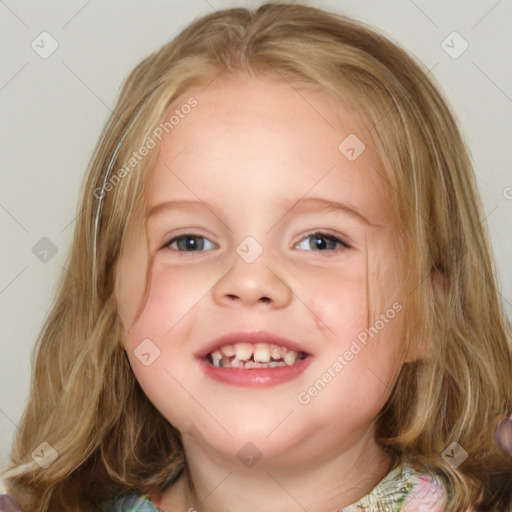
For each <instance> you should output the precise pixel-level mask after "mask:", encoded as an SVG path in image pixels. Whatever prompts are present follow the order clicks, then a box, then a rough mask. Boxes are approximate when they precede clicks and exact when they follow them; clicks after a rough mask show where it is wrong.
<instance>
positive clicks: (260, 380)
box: [199, 356, 313, 387]
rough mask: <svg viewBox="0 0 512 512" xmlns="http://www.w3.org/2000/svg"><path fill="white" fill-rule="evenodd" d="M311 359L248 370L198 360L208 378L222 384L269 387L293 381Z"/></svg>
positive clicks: (309, 357)
mask: <svg viewBox="0 0 512 512" xmlns="http://www.w3.org/2000/svg"><path fill="white" fill-rule="evenodd" d="M312 359H313V358H312V357H311V356H308V357H306V358H305V359H302V360H301V361H298V362H297V363H295V364H294V365H292V366H276V367H274V368H252V369H250V370H243V369H241V368H220V367H217V366H213V365H212V364H210V363H209V362H208V361H207V360H206V359H200V360H199V365H200V366H201V369H202V370H203V372H204V373H205V374H206V375H207V376H208V377H210V378H212V379H214V380H216V381H219V382H222V383H224V384H231V385H232V386H245V387H270V386H277V385H278V384H283V383H285V382H289V381H291V380H293V379H295V378H296V377H298V376H299V375H300V374H301V373H302V372H303V371H304V370H305V369H306V368H307V367H308V366H309V364H310V362H311V360H312Z"/></svg>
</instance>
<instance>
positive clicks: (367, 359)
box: [117, 77, 404, 464]
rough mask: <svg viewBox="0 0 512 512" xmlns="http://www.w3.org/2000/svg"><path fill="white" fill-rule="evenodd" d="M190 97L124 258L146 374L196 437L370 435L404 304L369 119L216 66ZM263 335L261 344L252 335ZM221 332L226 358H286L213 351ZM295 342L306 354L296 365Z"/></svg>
mask: <svg viewBox="0 0 512 512" xmlns="http://www.w3.org/2000/svg"><path fill="white" fill-rule="evenodd" d="M190 96H193V97H194V98H195V100H196V101H197V105H196V106H195V107H194V108H192V109H188V108H187V109H182V110H180V112H182V114H181V115H180V116H179V117H180V120H179V123H177V124H175V125H174V127H173V129H172V130H170V131H169V133H168V134H167V135H166V136H165V137H164V139H163V141H162V144H161V147H160V153H159V156H158V161H157V163H156V166H155V167H154V169H153V171H152V173H151V174H150V176H148V181H147V185H148V208H147V212H146V215H145V217H144V219H143V220H142V222H140V221H141V219H140V218H139V219H138V221H139V222H138V223H137V222H132V225H131V226H130V227H129V230H128V238H127V240H126V241H125V245H124V246H123V250H122V254H121V257H120V260H119V262H118V268H117V297H118V301H119V313H120V315H121V319H122V321H123V324H124V326H125V328H126V329H127V334H126V336H125V339H124V343H125V348H126V351H127V354H128V357H129V360H130V363H131V366H132V368H133V372H134V374H135V376H136V378H137V379H138V381H139V383H140V385H141V387H142V388H143V390H144V391H145V393H146V395H147V396H148V398H149V399H150V400H151V401H152V403H153V404H154V405H155V406H156V408H157V409H158V410H159V411H160V412H161V413H162V415H163V416H164V417H165V418H167V419H168V420H169V422H171V423H172V424H173V425H174V426H175V427H176V428H177V429H178V430H180V432H181V433H182V438H183V442H184V444H185V449H186V450H189V451H190V452H193V450H199V451H201V452H202V453H203V454H204V453H209V454H218V455H221V457H223V458H225V457H233V458H234V457H235V456H238V457H239V458H240V460H242V461H243V460H245V459H244V458H246V457H247V456H248V457H249V458H251V457H252V458H253V459H254V460H257V459H259V458H260V457H263V459H261V460H262V462H263V461H265V460H266V461H269V463H270V462H271V463H272V464H278V463H281V462H282V463H288V464H289V463H291V462H292V461H297V460H306V459H307V458H308V457H309V458H311V457H314V458H315V460H317V461H319V460H320V459H321V458H322V457H324V456H329V455H330V454H335V453H341V452H346V451H350V450H352V451H354V450H356V451H357V450H359V452H361V450H363V449H364V450H366V449H370V447H372V446H374V436H373V424H374V420H375V417H376V416H377V414H378V412H379V410H380V409H381V408H382V406H383V405H384V403H385V402H386V399H387V398H388V396H389V394H390V391H391V388H392V386H393V383H394V381H395V379H396V376H397V374H398V371H399V369H400V364H399V360H398V358H399V352H400V351H399V346H398V342H399V332H400V329H399V326H400V323H401V321H402V316H403V315H404V311H400V310H401V308H402V299H401V296H400V291H399V288H400V289H401V277H402V275H401V269H400V266H399V265H398V259H397V258H396V255H395V252H394V250H395V242H396V240H395V235H394V229H395V228H394V226H393V223H392V220H391V219H392V215H391V207H390V205H389V204H388V203H387V197H386V195H387V194H388V190H387V189H386V188H385V186H386V185H385V183H386V182H385V180H383V178H382V177H381V176H383V173H382V166H381V163H380V161H379V159H378V157H377V153H376V152H375V150H374V148H373V146H372V143H371V139H370V134H369V132H368V130H367V129H366V128H365V127H364V125H363V123H362V122H361V121H360V120H359V118H358V116H357V115H356V113H355V112H354V111H352V110H351V109H349V108H348V107H347V106H346V105H344V104H343V103H341V102H339V101H337V100H335V99H334V98H332V97H331V96H328V95H327V94H325V93H318V92H316V93H315V92H312V91H307V90H305V89H297V88H293V87H291V86H290V85H289V84H287V83H286V82H284V81H274V80H272V79H270V78H268V79H255V78H243V77H237V78H236V79H231V80H228V81H224V82H221V80H220V79H218V80H217V81H216V82H214V83H213V84H211V85H210V86H209V87H207V88H206V89H204V90H203V91H194V92H191V93H190ZM188 99H189V96H188V97H185V98H184V99H183V100H182V101H181V102H178V103H179V104H178V103H177V104H176V108H178V109H180V106H181V105H184V104H185V103H186V102H187V100H188ZM185 111H187V112H189V113H188V114H186V115H185V114H184V113H183V112H185ZM362 144H364V146H365V147H363V145H362ZM136 220H137V219H136ZM148 265H149V272H148V274H147V278H148V280H149V288H148V290H149V291H148V294H147V296H144V286H145V284H146V283H145V280H146V268H147V266H148ZM377 272H378V275H379V278H378V280H375V279H374V278H375V275H376V273H377ZM370 302H371V303H372V304H374V305H376V304H378V308H377V309H376V310H375V312H374V313H375V316H374V317H370V316H369V313H368V308H369V305H370ZM230 334H232V335H233V338H232V339H229V338H227V339H226V340H225V341H221V342H220V345H231V347H230V346H227V347H226V346H224V348H220V347H219V343H218V342H217V341H218V338H219V337H221V336H226V335H230ZM258 336H259V337H258ZM272 337H276V338H277V337H278V338H280V340H276V339H272ZM266 340H267V341H268V342H269V343H273V344H277V345H282V346H284V348H285V349H286V350H283V349H282V348H281V349H280V351H279V350H277V349H275V347H271V346H270V347H269V346H268V345H267V344H266ZM283 340H284V341H283ZM255 341H258V342H260V343H263V345H259V346H257V347H255V349H254V350H255V351H256V353H257V355H256V354H254V355H252V356H251V354H252V353H253V352H254V350H252V351H251V348H253V347H252V345H249V346H247V345H246V344H244V345H238V346H237V345H236V344H237V343H246V342H255ZM233 345H234V346H233ZM219 348H220V353H219V352H217V353H216V354H213V355H211V361H213V359H215V358H216V359H217V360H218V359H219V357H222V359H223V364H229V365H233V364H234V365H236V364H238V363H232V362H231V361H232V360H233V359H234V357H233V354H234V353H237V356H236V357H237V360H240V361H242V360H245V359H247V358H249V359H250V360H251V362H252V359H256V362H261V361H262V360H263V361H264V360H265V359H266V358H267V359H268V357H269V356H270V355H271V354H272V353H273V354H274V357H275V359H277V360H278V361H277V362H279V364H281V365H282V364H283V359H284V366H280V365H279V364H278V365H276V366H275V367H273V368H263V369H261V368H252V369H234V368H230V367H224V368H219V367H214V366H213V365H212V364H211V362H209V354H210V353H211V352H212V351H213V352H215V350H214V349H219ZM268 349H270V354H269V350H268ZM292 349H295V352H299V353H300V352H303V353H305V354H307V357H306V358H305V359H303V360H301V359H300V355H299V359H298V360H297V361H296V362H295V364H294V361H295V357H294V355H293V354H291V355H290V352H292ZM272 350H274V352H272ZM287 352H288V355H287V356H286V353H287ZM285 356H286V357H285ZM288 363H289V364H288ZM219 364H220V363H219ZM240 364H242V365H243V366H245V365H246V364H247V363H240ZM247 443H252V444H247ZM297 457H300V459H298V458H297ZM251 460H252V459H251ZM262 462H260V464H261V463H262Z"/></svg>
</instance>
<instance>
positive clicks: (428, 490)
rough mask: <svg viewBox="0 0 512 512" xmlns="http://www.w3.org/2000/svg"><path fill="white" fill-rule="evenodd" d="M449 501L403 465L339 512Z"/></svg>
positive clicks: (139, 508) (428, 509) (120, 507)
mask: <svg viewBox="0 0 512 512" xmlns="http://www.w3.org/2000/svg"><path fill="white" fill-rule="evenodd" d="M446 499H447V493H446V489H445V487H444V485H443V483H442V482H441V480H440V479H439V478H438V477H435V476H432V475H427V474H423V473H418V472H417V471H416V470H415V469H414V468H413V467H412V466H410V465H409V464H406V463H401V464H398V465H396V466H395V467H394V468H393V469H392V470H391V471H390V472H389V473H388V474H387V475H386V476H385V477H384V478H383V479H382V480H381V481H380V482H379V483H378V484H377V486H376V487H374V489H373V490H372V491H371V492H370V493H369V494H367V495H366V496H363V497H362V498H361V499H360V500H358V501H357V502H356V503H353V504H352V505H349V506H348V507H344V508H342V509H339V510H338V511H336V512H398V511H399V512H442V511H443V510H444V506H445V504H446ZM0 512H1V511H0ZM105 512H162V511H161V510H160V509H158V508H156V507H155V506H154V505H153V504H152V503H151V501H150V499H149V498H148V497H146V496H140V495H135V494H131V495H129V496H124V497H122V498H119V499H118V500H116V501H115V503H114V504H112V505H110V506H109V507H108V508H106V509H105Z"/></svg>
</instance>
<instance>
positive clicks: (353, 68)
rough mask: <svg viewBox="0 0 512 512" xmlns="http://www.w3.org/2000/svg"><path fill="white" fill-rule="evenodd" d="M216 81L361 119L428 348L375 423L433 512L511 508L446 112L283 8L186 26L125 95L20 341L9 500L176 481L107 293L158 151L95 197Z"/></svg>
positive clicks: (80, 501) (484, 291)
mask: <svg viewBox="0 0 512 512" xmlns="http://www.w3.org/2000/svg"><path fill="white" fill-rule="evenodd" d="M222 73H225V74H228V75H229V74H232V75H235V76H236V75H237V74H241V73H246V74H249V75H250V76H254V77H258V76H265V75H270V74H273V73H277V75H279V76H280V77H281V78H282V79H283V80H286V81H287V82H289V83H290V84H298V85H301V86H304V87H308V88H309V89H315V90H322V91H328V92H330V93H332V94H334V95H336V96H337V97H339V98H340V99H341V100H343V101H345V102H347V103H348V104H350V105H351V106H352V107H353V108H354V109H356V110H357V111H358V112H359V113H360V115H361V116H362V117H363V119H364V120H365V121H366V123H367V125H368V127H369V128H370V129H371V132H372V134H373V138H374V143H375V145H376V147H377V148H378V151H379V153H380V157H381V160H382V162H383V169H382V170H379V173H380V174H379V179H380V180H381V183H382V187H383V188H384V189H385V190H386V192H389V193H390V194H392V196H393V197H394V198H395V208H396V212H395V213H396V218H397V222H398V229H399V238H398V240H397V244H399V245H398V247H399V248H400V251H401V253H402V257H403V261H404V262H407V278H408V280H409V282H410V283H414V286H413V287H412V288H411V290H410V293H409V294H408V296H407V302H408V308H409V311H410V312H413V313H410V314H409V317H410V318H408V319H406V322H405V324H404V329H403V343H404V346H408V344H412V343H418V342H421V343H425V345H426V347H427V351H426V353H425V355H424V357H422V358H421V359H419V360H416V361H414V362H411V363H406V364H404V366H403V367H402V370H401V372H400V375H399V377H398V380H397V382H396V384H395V387H394V390H393V393H392V395H391V397H390V399H389V400H388V402H387V403H386V405H385V406H384V408H383V410H382V411H381V413H380V415H379V418H378V423H377V427H378V428H377V440H378V441H379V442H380V443H381V444H382V446H384V447H385V448H386V449H387V450H389V451H390V452H391V453H394V454H396V455H399V456H401V457H402V458H403V459H404V460H405V461H407V462H409V463H411V464H414V465H415V466H417V467H418V468H419V469H422V470H424V471H428V472H431V473H433V474H437V475H439V476H441V477H442V478H443V479H444V481H445V482H446V484H447V485H448V488H449V490H450V492H449V503H448V506H447V507H446V510H447V511H450V512H454V511H460V510H463V509H464V508H467V507H469V506H472V507H473V509H474V510H475V511H477V510H481V511H483V510H485V511H490V510H503V509H504V507H505V506H506V504H510V502H511V500H512V498H511V497H512V484H511V481H512V479H511V474H512V458H511V457H506V456H505V455H503V454H502V453H501V452H500V451H499V450H498V448H497V446H496V444H495V442H494V440H493V431H494V426H495V424H496V421H497V419H498V418H500V417H502V416H503V415H504V414H509V413H510V411H511V410H512V383H511V375H512V356H511V339H512V334H511V327H510V324H509V323H507V320H506V315H505V313H504V310H503V306H502V304H501V303H500V300H499V294H498V290H497V277H496V269H495V266H494V263H493V257H492V252H491V249H490V243H489V239H488V235H487V233H486V232H485V231H484V228H483V226H482V219H483V209H482V205H481V203H480V199H479V196H478V193H477V189H476V185H475V177H474V173H473V169H472V166H471V162H470V158H469V155H468V151H467V149H466V147H465V145H464V142H463V141H462V139H461V136H460V135H459V130H458V128H457V126H456V123H455V121H454V118H453V115H452V114H451V113H450V111H449V108H448V107H447V105H446V103H445V102H444V101H443V99H442V97H441V95H440V93H439V92H438V90H437V88H436V87H435V86H434V85H433V83H432V80H431V79H429V77H428V72H426V70H424V69H423V68H422V67H421V66H420V65H418V64H417V63H415V62H414V61H413V60H412V59H411V58H410V57H409V56H408V55H407V54H406V53H405V52H404V51H403V50H401V49H400V48H398V47H397V46H396V45H395V44H393V43H392V42H390V41H389V40H388V39H387V38H385V37H383V36H381V35H379V34H378V33H377V32H375V31H374V30H372V29H370V28H368V27H366V26H365V25H364V24H362V23H359V22H355V21H353V20H350V19H348V18H346V17H343V16H341V15H336V14H330V13H327V12H324V11H322V10H319V9H316V8H312V7H307V6H301V5H280V4H265V5H263V6H261V7H260V8H258V9H256V10H254V11H250V10H247V9H229V10H224V11H218V12H215V13H213V14H210V15H208V16H205V17H203V18H201V19H198V20H196V21H194V22H193V23H192V24H190V25H189V26H188V27H187V28H186V29H185V30H183V32H182V33H181V34H179V35H178V36H177V37H176V38H175V39H174V40H173V41H171V42H170V43H168V44H166V45H165V46H164V47H162V48H161V49H160V50H159V51H157V52H155V53H153V54H152V55H150V56H149V57H147V58H146V59H145V60H143V61H142V62H141V63H140V64H139V65H138V66H137V67H136V68H135V69H134V70H133V71H132V73H131V74H130V75H129V77H128V78H127V80H126V82H125V83H124V85H123V87H122V90H121V93H120V97H119V100H118V103H117V105H116V108H115V110H114V112H113V114H112V116H111V118H110V119H109V121H108V123H107V126H106V128H105V130H104V132H103V134H102V136H101V138H100V142H99V143H98V146H97V148H96V149H95V156H94V157H93V159H92V163H91V166H90V170H89V172H88V177H87V181H86V183H85V188H84V191H83V198H82V201H81V206H80V210H79V217H78V222H77V226H76V231H75V235H74V240H73V245H72V250H71V254H70V257H69V259H68V264H67V266H66V270H65V272H64V273H63V276H62V279H61V280H60V286H59V290H58V293H57V296H56V300H55V303H54V305H53V307H52V310H51V313H50V314H49V317H48V318H47V320H46V322H45V325H44V326H43V329H42V333H41V336H40V337H39V339H38V342H37V344H36V346H35V347H34V353H33V356H32V368H33V373H32V379H31V393H30V399H29V402H28V404H27V407H26V410H25V412H24V414H23V417H22V420H21V424H20V429H19V432H18V434H17V436H16V438H15V442H14V445H13V448H12V453H11V461H12V464H11V465H10V466H9V467H8V468H7V471H5V472H4V479H5V482H6V485H7V488H8V490H9V492H12V493H13V494H14V495H15V496H16V497H17V498H18V500H19V501H20V503H21V504H22V506H23V507H24V508H26V509H27V510H30V511H33V512H45V511H48V510H52V511H54V510H64V509H65V510H68V511H86V510H95V507H96V508H97V507H98V505H99V504H101V503H103V502H105V501H107V500H110V499H113V498H115V497H116V496H117V495H119V493H122V492H123V491H126V490H132V491H142V492H147V491H148V490H149V489H150V488H151V487H158V488H160V489H164V488H165V487H167V486H168V485H170V484H172V483H173V482H174V481H175V480H176V479H177V478H178V477H179V475H180V474H181V472H182V471H183V470H184V466H185V463H184V455H183V449H182V445H181V441H180V435H179V432H178V431H177V430H176V429H175V428H174V427H173V426H172V425H170V424H169V422H168V421H167V420H166V419H165V418H164V417H163V416H162V415H161V414H160V413H159V412H158V411H157V410H156V408H155V407H154V406H153V405H152V404H151V402H150V401H149V400H148V399H147V397H146V396H145V394H144V393H143V391H142V390H141V388H140V386H139V385H138V383H137V381H136V379H135V377H134V375H133V373H132V371H131V368H130V365H129V362H128V359H127V356H126V353H125V352H124V350H123V346H122V342H121V340H122V337H123V327H122V325H121V323H120V320H119V317H118V313H117V302H116V296H115V287H114V285H115V280H114V275H115V268H116V262H117V260H118V257H119V254H120V250H121V246H122V243H123V240H124V237H125V234H126V226H127V225H128V224H129V220H130V219H131V218H132V216H133V215H135V214H136V213H137V212H138V208H140V205H141V204H142V198H143V197H144V191H145V189H144V185H145V183H144V176H145V175H146V173H147V172H148V170H149V169H151V167H152V165H153V164H154V161H155V157H156V153H157V152H156V151H153V152H152V153H151V154H150V155H148V156H147V157H146V158H144V159H143V160H142V161H141V162H140V164H138V166H137V167H136V168H135V169H134V170H133V171H131V172H129V173H125V174H126V175H123V176H122V179H119V180H118V181H117V182H116V183H115V186H112V187H111V188H110V189H109V190H108V192H105V190H104V189H102V187H103V186H104V183H105V179H106V172H107V168H108V167H109V164H110V165H111V166H112V169H120V168H121V167H122V166H123V164H124V163H125V162H127V161H128V160H129V159H130V156H131V154H132V153H133V151H134V150H135V149H137V148H140V147H142V146H143V145H144V144H145V142H146V141H147V138H148V135H149V134H150V133H152V132H153V130H155V127H157V126H158V125H159V123H161V121H162V119H164V118H165V115H166V114H167V113H168V111H169V109H170V107H171V106H172V105H173V104H175V103H176V102H177V101H178V100H179V99H180V98H184V97H186V94H187V92H188V91H190V90H191V89H192V88H194V87H200V86H205V85H207V84H209V83H210V82H212V81H213V80H215V78H216V77H217V76H219V75H220V74H222ZM130 123H132V124H131V125H130ZM119 176H120V174H119ZM119 176H118V177H119ZM98 190H100V191H101V192H100V193H97V192H96V193H95V191H98ZM101 196H102V198H101V199H99V197H101ZM98 201H102V203H101V205H102V209H101V212H100V213H101V215H100V216H99V226H98V227H99V236H98V239H97V244H98V245H97V248H98V250H97V253H96V252H95V251H94V250H93V247H94V240H95V238H96V235H97V234H98V233H97V231H96V229H95V215H96V213H97V212H99V209H98V208H99V206H100V205H99V203H98ZM454 441H456V442H457V443H458V444H459V445H461V446H462V447H463V448H464V449H465V450H466V451H467V452H468V454H469V456H468V458H467V460H466V461H465V462H464V463H463V464H462V465H460V466H459V467H458V468H453V467H452V466H450V464H448V463H447V462H446V461H445V460H444V458H443V457H442V452H443V451H444V450H445V449H446V448H447V447H448V446H449V445H450V444H451V443H452V442H454ZM42 442H47V443H49V444H50V445H51V446H52V447H53V448H54V449H55V450H56V452H57V453H58V457H57V459H56V460H55V461H54V462H53V463H52V464H51V465H50V466H49V467H47V468H46V469H44V468H42V467H41V466H40V465H39V464H37V463H36V462H35V461H34V460H33V459H32V456H31V454H32V452H33V451H34V450H35V449H36V448H37V447H38V446H39V445H40V444H41V443H42Z"/></svg>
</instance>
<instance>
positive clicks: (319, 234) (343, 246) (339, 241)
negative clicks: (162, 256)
mask: <svg viewBox="0 0 512 512" xmlns="http://www.w3.org/2000/svg"><path fill="white" fill-rule="evenodd" d="M313 236H316V237H317V238H324V239H327V240H329V241H331V242H335V243H337V244H339V245H340V246H341V247H340V248H339V249H341V250H347V249H351V248H352V246H351V245H350V244H348V243H347V242H346V241H345V240H342V239H341V238H338V237H336V236H334V235H330V234H329V233H324V232H322V231H310V232H309V233H307V234H306V235H305V236H304V237H303V238H301V240H300V241H299V243H297V244H295V246H294V248H296V247H297V246H298V245H299V244H300V243H301V242H302V241H304V240H307V239H308V238H311V237H313ZM192 237H194V238H203V239H204V240H208V238H206V237H204V236H202V235H198V234H195V233H185V234H183V235H179V236H176V237H174V238H173V239H171V240H170V241H169V242H167V243H166V244H165V245H164V247H163V248H164V249H165V248H167V249H170V250H174V251H178V249H173V248H171V245H172V244H174V243H175V242H178V241H179V240H181V239H186V238H192ZM210 243H213V242H210ZM335 250H336V249H334V250H326V249H323V250H318V251H315V250H314V249H311V252H334V251H335ZM178 252H203V250H201V251H178Z"/></svg>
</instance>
